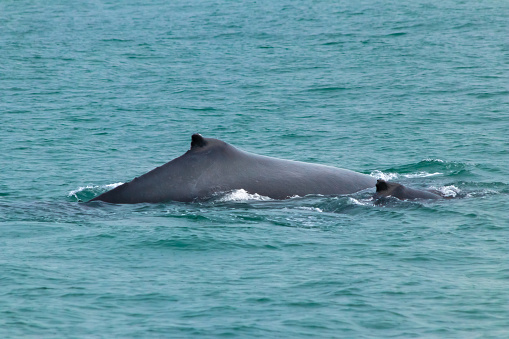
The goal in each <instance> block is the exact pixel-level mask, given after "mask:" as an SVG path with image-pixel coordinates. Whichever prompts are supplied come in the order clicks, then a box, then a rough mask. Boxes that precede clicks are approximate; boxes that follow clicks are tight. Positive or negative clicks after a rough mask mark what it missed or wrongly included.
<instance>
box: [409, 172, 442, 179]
mask: <svg viewBox="0 0 509 339" xmlns="http://www.w3.org/2000/svg"><path fill="white" fill-rule="evenodd" d="M440 174H443V173H440V172H435V173H428V172H418V173H410V174H403V176H404V177H405V178H427V177H433V176H435V175H440Z"/></svg>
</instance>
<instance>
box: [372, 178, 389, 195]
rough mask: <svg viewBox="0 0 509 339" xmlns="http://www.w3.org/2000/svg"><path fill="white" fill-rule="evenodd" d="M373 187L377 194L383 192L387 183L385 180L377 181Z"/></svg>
mask: <svg viewBox="0 0 509 339" xmlns="http://www.w3.org/2000/svg"><path fill="white" fill-rule="evenodd" d="M375 186H376V191H377V192H381V191H385V190H387V188H388V186H387V182H386V181H385V180H382V179H378V180H377V181H376V185H375Z"/></svg>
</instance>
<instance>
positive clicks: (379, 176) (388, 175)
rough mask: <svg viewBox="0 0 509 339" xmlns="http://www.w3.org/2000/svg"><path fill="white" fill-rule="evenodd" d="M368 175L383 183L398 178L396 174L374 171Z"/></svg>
mask: <svg viewBox="0 0 509 339" xmlns="http://www.w3.org/2000/svg"><path fill="white" fill-rule="evenodd" d="M370 175H371V176H372V177H375V178H377V179H382V180H385V181H389V180H392V179H396V178H398V174H397V173H384V172H382V171H379V170H375V171H373V172H371V174H370Z"/></svg>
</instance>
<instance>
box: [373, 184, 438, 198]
mask: <svg viewBox="0 0 509 339" xmlns="http://www.w3.org/2000/svg"><path fill="white" fill-rule="evenodd" d="M388 196H391V197H394V198H398V199H400V200H415V199H441V198H442V196H441V195H439V192H430V191H422V190H416V189H414V188H408V187H406V186H403V185H401V184H398V183H396V182H388V181H385V180H382V179H378V180H377V182H376V193H375V199H377V198H381V197H388Z"/></svg>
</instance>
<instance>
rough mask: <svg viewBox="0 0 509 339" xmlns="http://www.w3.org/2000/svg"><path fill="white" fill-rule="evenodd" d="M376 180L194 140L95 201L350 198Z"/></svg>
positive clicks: (208, 140)
mask: <svg viewBox="0 0 509 339" xmlns="http://www.w3.org/2000/svg"><path fill="white" fill-rule="evenodd" d="M375 184H376V178H374V177H372V176H370V175H367V174H363V173H359V172H355V171H351V170H348V169H342V168H337V167H333V166H326V165H321V164H313V163H306V162H300V161H294V160H285V159H278V158H273V157H269V156H264V155H258V154H253V153H250V152H246V151H243V150H241V149H238V148H236V147H234V146H232V145H230V144H228V143H226V142H224V141H221V140H219V139H214V138H205V137H203V136H202V135H201V134H193V135H192V137H191V148H190V149H189V150H188V151H187V152H186V153H184V154H183V155H181V156H180V157H178V158H175V159H173V160H171V161H170V162H168V163H166V164H164V165H162V166H160V167H157V168H155V169H153V170H151V171H150V172H148V173H145V174H143V175H141V176H139V177H136V178H134V179H133V180H132V181H130V182H127V183H124V184H122V185H120V186H118V187H116V188H114V189H112V190H110V191H107V192H105V193H103V194H100V195H99V196H97V197H95V198H93V199H91V200H90V201H103V202H107V203H113V204H136V203H160V202H169V201H180V202H192V201H197V200H202V199H208V198H210V197H213V196H214V195H215V194H220V193H222V192H231V191H234V190H239V189H244V190H245V191H246V192H248V193H250V194H259V195H261V196H266V197H269V198H272V199H278V200H282V199H288V198H292V197H296V196H300V197H303V196H306V195H310V194H313V195H345V194H351V193H355V192H359V191H362V190H364V189H368V188H374V187H375Z"/></svg>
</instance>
